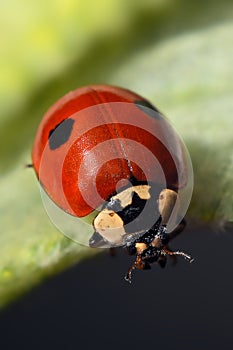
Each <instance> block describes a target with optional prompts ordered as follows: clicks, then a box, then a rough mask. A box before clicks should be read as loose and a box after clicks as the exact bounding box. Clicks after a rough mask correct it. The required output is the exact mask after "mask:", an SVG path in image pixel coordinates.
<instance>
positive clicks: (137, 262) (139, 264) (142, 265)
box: [125, 255, 150, 283]
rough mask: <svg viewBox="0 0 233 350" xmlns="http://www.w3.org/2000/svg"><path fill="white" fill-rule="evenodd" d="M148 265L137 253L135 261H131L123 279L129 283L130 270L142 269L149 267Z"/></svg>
mask: <svg viewBox="0 0 233 350" xmlns="http://www.w3.org/2000/svg"><path fill="white" fill-rule="evenodd" d="M149 268H150V266H148V265H146V264H145V262H143V261H142V258H141V256H140V255H137V257H136V260H135V262H134V263H133V265H132V266H130V268H129V269H128V271H127V273H126V275H125V280H126V282H129V283H131V282H132V272H133V270H135V269H139V270H144V269H149Z"/></svg>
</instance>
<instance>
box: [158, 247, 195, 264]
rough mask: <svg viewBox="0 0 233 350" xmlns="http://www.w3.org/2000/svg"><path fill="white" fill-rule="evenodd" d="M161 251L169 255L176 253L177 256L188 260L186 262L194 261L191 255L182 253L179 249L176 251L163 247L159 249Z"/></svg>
mask: <svg viewBox="0 0 233 350" xmlns="http://www.w3.org/2000/svg"><path fill="white" fill-rule="evenodd" d="M161 253H162V254H163V255H170V256H176V255H179V256H182V257H183V258H185V259H186V260H188V262H190V263H192V262H193V261H194V259H193V258H192V257H191V255H189V254H187V253H184V252H181V251H179V250H177V251H176V252H172V251H171V250H169V249H167V248H163V249H162V250H161Z"/></svg>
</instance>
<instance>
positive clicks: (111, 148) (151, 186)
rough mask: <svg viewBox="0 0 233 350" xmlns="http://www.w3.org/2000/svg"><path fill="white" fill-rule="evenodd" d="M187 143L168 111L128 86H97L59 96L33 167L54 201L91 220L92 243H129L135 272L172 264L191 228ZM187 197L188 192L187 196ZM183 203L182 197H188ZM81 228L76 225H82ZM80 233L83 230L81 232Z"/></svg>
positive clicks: (73, 214) (44, 127) (42, 131)
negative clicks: (174, 243) (172, 244)
mask: <svg viewBox="0 0 233 350" xmlns="http://www.w3.org/2000/svg"><path fill="white" fill-rule="evenodd" d="M188 162H189V160H188V156H187V152H186V150H185V146H184V144H183V143H182V141H181V140H180V138H179V136H178V135H177V134H176V132H175V131H174V129H173V128H172V127H171V125H170V124H169V123H168V121H167V119H166V118H165V117H164V116H163V115H162V113H161V112H160V111H159V110H158V109H157V108H156V107H154V106H153V105H152V104H151V103H150V102H149V101H147V100H146V99H144V98H143V97H141V96H140V95H138V94H136V93H134V92H131V91H129V90H126V89H123V88H119V87H114V86H107V85H94V86H87V87H82V88H79V89H77V90H75V91H72V92H70V93H68V94H67V95H65V96H64V97H62V98H61V99H60V100H58V101H57V102H56V103H55V104H54V105H53V106H52V107H51V108H50V109H49V110H48V112H47V113H46V114H45V116H44V117H43V119H42V121H41V123H40V125H39V128H38V130H37V133H36V137H35V141H34V146H33V150H32V163H33V164H32V166H33V167H34V169H35V172H36V175H37V177H38V180H39V182H40V184H41V186H42V188H43V190H44V191H45V193H46V194H47V195H48V197H49V198H50V199H51V201H52V202H53V203H54V204H55V205H56V206H57V207H58V208H60V209H61V210H62V212H65V213H67V215H68V216H70V217H75V218H78V219H80V220H82V219H84V220H86V221H88V220H91V221H90V226H91V235H90V236H88V245H89V246H90V247H94V248H96V247H99V248H113V247H124V248H125V249H126V250H127V251H128V253H129V254H132V255H135V256H136V259H135V262H134V263H133V265H132V266H131V267H130V268H129V270H128V272H127V274H126V276H125V279H126V280H127V281H128V282H131V274H132V271H133V270H134V269H141V270H144V269H149V268H150V267H151V263H154V262H158V263H159V265H160V266H161V267H164V266H165V264H166V256H167V255H168V256H174V257H175V256H178V255H180V256H183V257H184V258H186V259H187V260H188V261H189V262H192V260H193V259H192V258H191V256H189V255H188V254H186V253H184V252H181V251H171V250H170V249H169V247H168V243H169V241H170V240H171V239H172V238H173V237H175V236H176V235H177V234H178V233H179V232H181V231H182V230H183V228H184V226H185V221H184V219H183V216H184V214H185V211H186V210H187V207H188V204H189V199H190V198H189V197H190V195H188V199H187V198H186V202H187V203H183V202H184V200H183V199H182V198H183V197H182V195H180V193H182V190H183V189H185V188H186V187H187V185H188V184H189V183H190V176H191V177H192V174H191V175H190V172H191V170H190V166H189V164H188ZM186 197H187V196H186ZM182 201H183V202H182ZM77 231H78V227H77ZM77 234H78V233H77Z"/></svg>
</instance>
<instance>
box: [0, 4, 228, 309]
mask: <svg viewBox="0 0 233 350" xmlns="http://www.w3.org/2000/svg"><path fill="white" fill-rule="evenodd" d="M232 19H233V2H232V1H230V0H229V1H226V0H223V1H221V2H219V1H215V0H212V1H211V0H207V1H205V2H203V1H199V0H198V1H195V0H192V1H184V0H173V1H172V0H143V1H137V0H136V1H131V0H110V1H107V0H98V1H94V0H86V1H81V0H76V1H75V0H67V1H64V0H63V1H62V0H57V1H48V0H47V1H45V0H42V1H40V2H36V1H29V0H22V1H16V0H9V1H7V2H3V1H1V3H0V28H1V31H0V33H1V45H0V50H1V55H0V81H1V83H0V89H1V90H0V96H1V105H0V160H1V162H0V176H1V178H0V181H1V182H0V212H1V233H0V306H3V305H5V303H7V302H9V301H10V300H12V299H13V298H15V297H16V296H17V295H20V294H21V293H22V292H23V291H26V290H28V289H29V288H31V287H32V286H33V285H35V284H37V283H38V282H40V281H42V280H43V279H44V278H46V277H47V276H49V275H52V274H54V273H57V272H59V271H61V270H62V269H64V268H65V267H66V266H69V265H70V264H73V263H75V262H77V261H79V260H80V259H82V258H84V257H86V256H90V255H92V254H95V253H96V252H95V251H94V250H90V249H86V248H84V247H81V246H78V245H77V244H75V243H73V242H71V241H69V240H68V239H66V238H65V237H63V236H62V235H61V234H60V233H59V232H58V231H57V230H56V229H55V228H54V227H53V225H52V224H51V223H50V221H49V219H48V218H47V216H46V213H45V211H44V209H43V205H42V203H41V199H40V194H39V188H38V184H37V181H36V178H35V175H34V173H33V171H32V170H29V169H27V170H26V169H24V165H25V164H27V163H28V162H30V152H31V145H32V143H33V139H34V136H35V132H36V129H37V126H38V124H39V121H40V119H41V117H42V116H43V114H44V113H45V111H46V110H47V109H48V108H49V106H50V105H51V104H52V103H54V102H55V101H56V100H57V99H58V98H59V97H61V96H62V95H64V94H65V93H67V92H68V91H70V90H73V89H76V88H78V87H80V86H83V85H88V84H102V83H104V84H114V85H119V86H122V87H125V88H129V89H132V90H133V91H135V92H138V93H140V94H141V95H143V96H145V97H146V98H148V99H149V100H150V101H151V102H152V103H154V104H155V105H157V106H158V108H159V109H161V110H162V111H163V113H164V114H165V115H166V116H167V117H168V118H169V119H170V120H171V122H172V123H173V124H174V126H175V127H176V129H177V130H178V132H179V133H180V134H181V135H182V137H183V138H184V140H185V142H186V144H187V146H188V148H189V151H190V154H191V157H192V160H193V166H194V175H195V187H194V196H193V200H192V203H191V207H190V210H189V213H188V215H189V217H192V218H193V219H194V220H195V221H197V222H201V223H202V222H206V221H207V222H209V223H211V224H214V225H215V227H216V225H217V230H218V229H219V228H220V227H224V225H227V224H228V223H229V222H232V220H233V194H232V189H233V179H232V172H233V151H232V150H233V137H232V136H233V122H232V110H233V99H232V93H233V83H232V81H233V65H232V62H233V45H232V37H233V21H232ZM216 223H217V224H216Z"/></svg>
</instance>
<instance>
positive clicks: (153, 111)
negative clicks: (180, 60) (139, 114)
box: [134, 100, 161, 119]
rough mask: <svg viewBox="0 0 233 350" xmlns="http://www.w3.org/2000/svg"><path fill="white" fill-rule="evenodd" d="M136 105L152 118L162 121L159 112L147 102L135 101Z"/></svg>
mask: <svg viewBox="0 0 233 350" xmlns="http://www.w3.org/2000/svg"><path fill="white" fill-rule="evenodd" d="M134 103H135V105H136V106H137V107H138V108H139V109H140V110H141V111H143V112H144V113H146V114H148V115H149V116H150V117H152V118H156V119H160V118H161V115H160V112H159V110H158V109H157V108H156V107H155V106H153V105H152V104H151V103H150V102H149V101H147V100H136V101H134Z"/></svg>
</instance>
